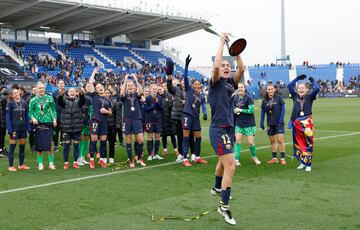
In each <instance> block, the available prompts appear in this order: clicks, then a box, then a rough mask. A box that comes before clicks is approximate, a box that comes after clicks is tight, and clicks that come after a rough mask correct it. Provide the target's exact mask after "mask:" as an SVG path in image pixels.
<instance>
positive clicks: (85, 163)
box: [81, 158, 89, 165]
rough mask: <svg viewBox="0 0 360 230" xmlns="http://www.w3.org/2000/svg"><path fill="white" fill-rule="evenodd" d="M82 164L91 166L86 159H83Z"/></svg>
mask: <svg viewBox="0 0 360 230" xmlns="http://www.w3.org/2000/svg"><path fill="white" fill-rule="evenodd" d="M81 163H83V164H84V165H88V164H89V162H87V161H86V160H85V158H82V161H81Z"/></svg>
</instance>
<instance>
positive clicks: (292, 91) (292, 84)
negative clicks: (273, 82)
mask: <svg viewBox="0 0 360 230" xmlns="http://www.w3.org/2000/svg"><path fill="white" fill-rule="evenodd" d="M305 78H306V75H304V74H301V75H299V76H297V77H296V78H295V79H294V80H292V81H291V82H289V84H288V85H287V87H288V89H289V93H290V94H291V97H292V98H294V96H295V95H296V91H295V85H296V82H298V81H299V80H303V79H305Z"/></svg>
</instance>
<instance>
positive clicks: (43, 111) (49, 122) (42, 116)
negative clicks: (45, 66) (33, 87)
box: [29, 82, 57, 170]
mask: <svg viewBox="0 0 360 230" xmlns="http://www.w3.org/2000/svg"><path fill="white" fill-rule="evenodd" d="M56 116H57V114H56V107H55V102H54V99H53V97H52V96H49V95H47V94H45V86H44V84H43V83H41V82H39V83H38V84H37V96H35V97H33V98H32V99H31V100H30V105H29V117H30V119H31V122H32V124H33V125H34V126H35V128H36V138H35V150H36V151H37V161H38V164H39V168H38V169H39V170H44V165H43V152H44V151H45V152H48V158H49V168H50V169H51V170H55V164H54V153H53V152H51V142H52V134H53V127H54V126H56V125H57V122H56Z"/></svg>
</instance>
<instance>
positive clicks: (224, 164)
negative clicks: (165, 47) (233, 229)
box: [209, 33, 245, 225]
mask: <svg viewBox="0 0 360 230" xmlns="http://www.w3.org/2000/svg"><path fill="white" fill-rule="evenodd" d="M229 35H230V34H229V33H222V34H221V39H220V46H219V48H218V51H217V53H216V56H215V61H214V72H213V75H212V77H211V79H210V83H209V102H210V107H211V124H210V129H209V136H210V143H211V146H212V147H213V149H214V151H215V153H216V154H217V155H218V157H219V159H218V163H217V165H216V168H215V186H214V188H213V189H212V190H211V193H212V194H221V202H220V206H219V207H218V212H219V214H220V215H222V216H223V217H224V219H225V221H226V222H227V223H229V224H231V225H235V224H236V221H235V219H234V218H233V217H232V215H231V212H230V210H229V199H230V194H231V185H232V180H233V177H234V174H235V158H234V154H233V136H234V132H233V127H234V112H233V107H232V95H233V93H234V91H235V89H236V87H237V85H238V83H239V82H240V79H241V76H243V73H244V71H245V67H244V64H243V61H242V59H241V57H240V55H237V56H236V57H235V59H236V63H237V66H238V68H237V70H236V72H235V74H234V76H233V77H230V73H231V66H230V63H229V62H228V61H226V60H223V59H222V57H223V49H224V44H225V39H226V37H227V36H229Z"/></svg>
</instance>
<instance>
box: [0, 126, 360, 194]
mask: <svg viewBox="0 0 360 230" xmlns="http://www.w3.org/2000/svg"><path fill="white" fill-rule="evenodd" d="M359 134H360V132H355V133H347V134H340V135H333V136H327V137H319V138H315V140H326V139H332V138H338V137H346V136H354V135H359ZM288 144H292V142H286V143H285V145H288ZM269 147H270V145H267V146H261V147H258V148H257V149H265V148H269ZM248 151H249V150H244V151H243V152H248ZM213 157H216V155H211V156H206V157H204V158H213ZM174 164H179V163H178V162H168V163H164V164H158V165H151V166H147V167H144V168H140V167H139V168H135V169H125V170H121V171H116V172H109V173H103V174H97V175H91V176H85V177H79V178H74V179H68V180H61V181H55V182H50V183H45V184H38V185H32V186H27V187H21V188H15V189H8V190H3V191H0V194H6V193H13V192H20V191H25V190H31V189H36V188H43V187H50V186H53V185H59V184H67V183H72V182H76V181H83V180H89V179H93V178H99V177H104V176H111V175H116V174H123V173H129V172H136V171H140V170H146V169H152V168H158V167H163V166H168V165H174Z"/></svg>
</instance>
